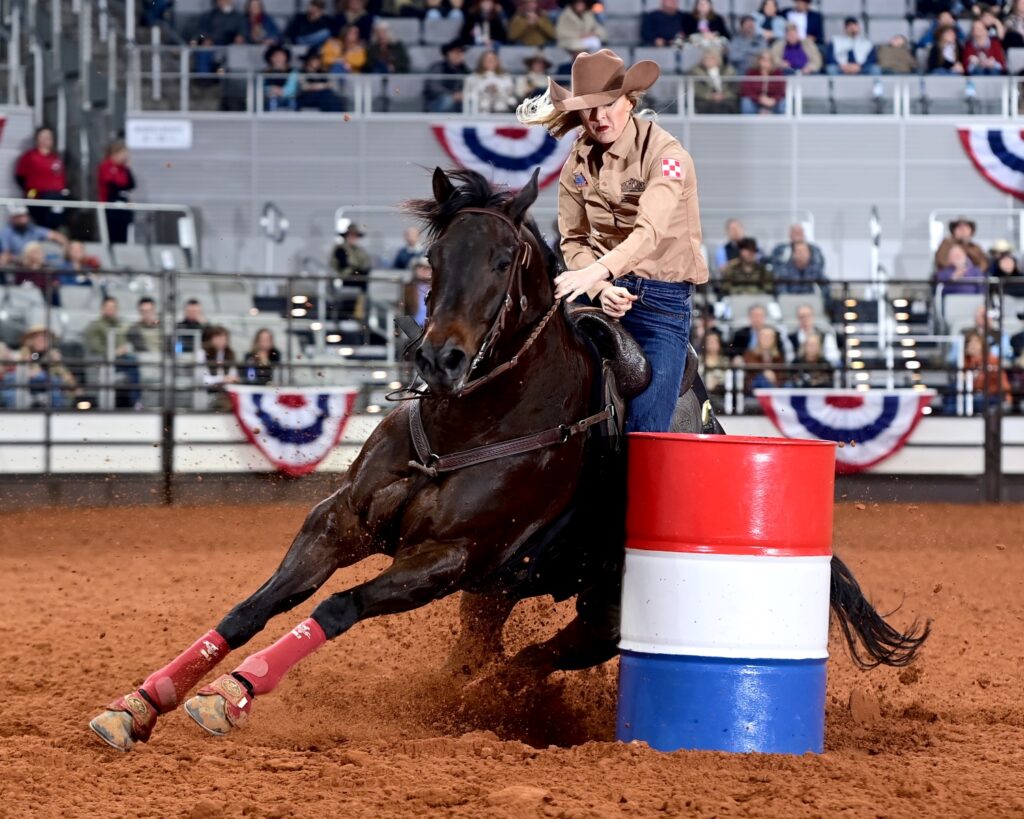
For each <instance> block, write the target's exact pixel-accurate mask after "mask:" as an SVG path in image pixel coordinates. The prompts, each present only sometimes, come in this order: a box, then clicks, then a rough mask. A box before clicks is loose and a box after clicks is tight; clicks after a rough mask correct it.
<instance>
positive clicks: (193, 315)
mask: <svg viewBox="0 0 1024 819" xmlns="http://www.w3.org/2000/svg"><path fill="white" fill-rule="evenodd" d="M175 327H176V329H178V330H182V331H184V332H182V333H178V334H177V339H176V343H175V349H176V350H177V352H181V353H191V352H194V351H195V350H196V347H197V346H198V345H197V344H196V338H202V334H203V333H204V332H205V331H206V327H207V324H206V317H205V316H204V315H203V305H202V304H200V303H199V299H189V300H188V301H186V302H185V309H184V312H183V314H182V319H181V321H179V322H178V323H177V324H176V325H175Z"/></svg>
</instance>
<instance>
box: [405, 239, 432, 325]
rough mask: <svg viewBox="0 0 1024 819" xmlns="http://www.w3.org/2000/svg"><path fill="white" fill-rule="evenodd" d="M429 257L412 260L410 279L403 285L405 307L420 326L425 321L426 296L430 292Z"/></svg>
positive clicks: (430, 271)
mask: <svg viewBox="0 0 1024 819" xmlns="http://www.w3.org/2000/svg"><path fill="white" fill-rule="evenodd" d="M431 273H432V270H431V267H430V259H428V258H427V257H426V256H420V257H418V258H416V259H414V260H413V264H412V281H411V282H409V284H407V285H406V287H405V309H406V310H407V311H408V313H409V315H411V316H412V317H413V318H414V319H416V323H417V324H419V325H420V326H421V327H422V326H423V325H424V324H426V323H427V296H428V295H429V294H430V279H431Z"/></svg>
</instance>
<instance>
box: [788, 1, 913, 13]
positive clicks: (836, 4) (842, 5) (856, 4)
mask: <svg viewBox="0 0 1024 819" xmlns="http://www.w3.org/2000/svg"><path fill="white" fill-rule="evenodd" d="M890 2H895V0H890ZM785 5H788V4H785ZM821 12H822V14H826V15H829V16H834V17H860V16H862V15H863V14H864V0H825V2H823V3H822V4H821Z"/></svg>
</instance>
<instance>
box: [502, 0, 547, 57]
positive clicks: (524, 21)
mask: <svg viewBox="0 0 1024 819" xmlns="http://www.w3.org/2000/svg"><path fill="white" fill-rule="evenodd" d="M555 39H556V34H555V24H554V23H552V22H551V18H550V17H548V16H547V15H546V14H542V13H541V12H539V11H538V10H537V0H521V2H520V3H519V8H518V10H517V11H516V13H515V14H514V15H513V17H512V19H511V20H509V22H508V41H509V42H510V43H516V44H517V45H524V46H533V47H534V48H541V47H542V46H546V45H548V44H549V43H553V42H554V41H555Z"/></svg>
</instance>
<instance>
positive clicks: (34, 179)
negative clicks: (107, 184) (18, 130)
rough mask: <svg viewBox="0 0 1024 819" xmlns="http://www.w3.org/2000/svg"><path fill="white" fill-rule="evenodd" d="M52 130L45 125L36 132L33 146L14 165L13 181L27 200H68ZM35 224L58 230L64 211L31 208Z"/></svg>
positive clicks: (68, 192)
mask: <svg viewBox="0 0 1024 819" xmlns="http://www.w3.org/2000/svg"><path fill="white" fill-rule="evenodd" d="M54 144H55V140H54V137H53V129H51V128H47V127H46V126H45V125H44V126H42V127H41V128H37V129H36V134H35V145H34V146H33V147H32V148H30V149H29V150H27V151H25V153H23V154H22V155H21V156H20V157H18V162H17V164H16V165H15V166H14V178H15V180H16V181H17V183H18V185H19V186H20V187H21V191H22V196H24V197H25V198H26V199H69V198H70V196H71V192H70V191H69V190H68V180H67V175H66V173H65V171H64V160H62V159H61V158H60V154H58V153H57V152H56V151H55V150H54ZM29 210H30V213H31V214H32V219H33V221H34V222H35V223H36V224H37V225H42V226H43V227H45V228H49V229H50V230H57V229H58V228H60V227H62V226H63V225H64V223H65V222H66V221H67V213H66V212H65V210H64V208H61V207H55V208H40V207H33V208H30V209H29Z"/></svg>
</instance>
